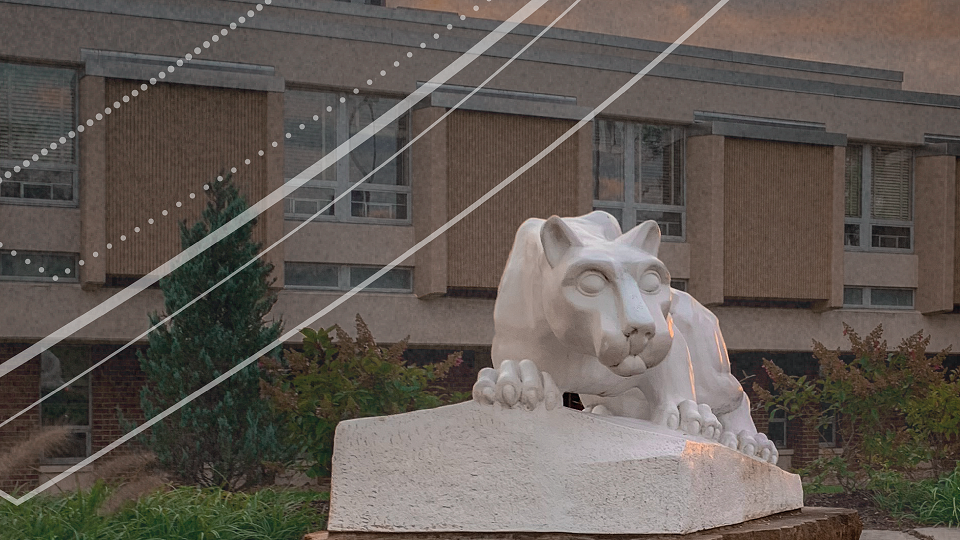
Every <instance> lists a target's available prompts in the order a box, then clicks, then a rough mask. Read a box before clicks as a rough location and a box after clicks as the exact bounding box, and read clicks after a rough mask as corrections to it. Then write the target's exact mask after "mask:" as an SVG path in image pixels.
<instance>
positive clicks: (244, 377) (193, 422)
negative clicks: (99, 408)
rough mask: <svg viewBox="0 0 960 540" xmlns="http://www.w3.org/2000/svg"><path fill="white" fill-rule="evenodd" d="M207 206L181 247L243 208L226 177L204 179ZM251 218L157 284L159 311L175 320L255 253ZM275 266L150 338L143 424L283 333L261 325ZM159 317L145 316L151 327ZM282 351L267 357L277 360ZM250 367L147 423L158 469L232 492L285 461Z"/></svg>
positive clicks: (230, 285) (220, 290)
mask: <svg viewBox="0 0 960 540" xmlns="http://www.w3.org/2000/svg"><path fill="white" fill-rule="evenodd" d="M206 194H207V198H208V201H207V207H206V209H205V210H204V211H203V215H202V219H201V220H200V222H198V223H196V224H195V225H194V226H193V227H192V228H187V225H186V221H184V222H181V223H180V224H179V225H180V240H181V245H182V248H183V249H186V248H188V247H190V246H192V245H194V244H196V243H197V242H199V241H200V240H201V239H203V238H204V237H206V236H207V235H208V234H210V233H211V232H213V231H214V230H216V229H218V228H220V227H221V226H223V225H224V224H225V223H227V222H228V221H230V220H231V219H233V218H234V217H236V216H237V215H239V214H240V213H241V212H243V211H244V210H246V208H247V204H246V201H245V200H244V198H243V197H242V196H241V195H240V194H239V193H238V191H237V188H236V187H235V186H234V185H232V183H231V179H230V175H225V177H224V178H223V180H222V181H217V182H211V183H210V186H209V190H208V191H207V192H206ZM254 224H255V220H254V221H251V222H250V223H247V224H246V225H244V226H243V227H241V228H239V229H238V230H237V231H235V232H233V233H232V234H230V235H229V236H227V237H226V238H224V239H223V240H221V241H220V242H218V243H216V244H214V245H213V246H212V247H211V248H209V249H207V250H206V251H204V252H203V253H201V254H200V255H198V256H196V257H194V258H193V259H192V260H190V261H189V262H187V263H186V264H184V265H183V266H181V267H180V268H178V269H177V270H176V271H174V272H172V273H171V274H170V275H168V276H167V277H165V278H163V279H161V281H160V288H161V289H162V290H163V297H164V307H165V309H166V313H168V314H169V313H173V312H174V311H176V310H178V309H180V308H181V307H183V306H184V305H185V304H187V303H188V302H189V301H191V300H192V299H194V298H196V297H197V296H199V295H200V294H201V293H203V292H204V291H206V290H207V289H209V288H210V287H211V286H213V285H215V284H216V283H217V282H219V281H220V280H221V279H223V278H224V277H226V276H227V275H229V274H230V273H231V272H233V271H234V270H236V269H237V268H239V267H240V266H242V265H243V264H244V263H246V262H247V261H249V260H250V259H252V258H255V257H256V256H257V253H258V252H259V251H260V245H259V244H257V243H254V242H252V241H251V232H252V230H253V226H254ZM272 270H273V265H271V264H268V263H265V262H263V260H261V259H257V260H256V262H255V263H253V264H251V265H250V266H248V267H247V268H245V269H244V270H243V271H241V272H240V273H238V274H237V275H236V276H234V277H233V278H231V279H230V280H229V281H227V282H226V283H224V284H223V285H220V286H219V287H217V288H216V289H214V290H213V291H211V292H210V293H209V294H208V295H207V296H205V297H204V298H203V299H201V300H200V301H198V302H197V303H196V304H194V305H192V306H191V307H189V308H187V309H186V310H184V311H183V313H181V314H180V315H178V316H176V317H175V318H174V319H173V320H172V321H170V322H169V323H167V324H166V325H164V326H161V327H159V328H157V329H156V330H155V331H153V332H152V333H151V334H150V336H149V348H148V349H147V351H146V354H145V355H144V354H141V353H140V352H139V351H138V353H137V356H138V358H139V359H140V367H141V369H142V370H143V372H144V373H145V374H146V379H147V383H146V385H145V386H144V388H143V390H142V391H141V393H140V404H141V407H142V409H143V412H144V415H145V416H146V418H147V419H148V420H149V419H151V418H153V417H155V416H157V415H158V414H160V413H161V412H163V411H164V410H166V409H167V408H168V407H170V406H171V405H173V404H175V403H177V402H178V401H180V400H181V399H183V398H184V397H186V396H187V395H189V394H190V393H191V392H193V391H195V390H196V389H198V388H200V387H201V386H203V385H204V384H206V383H208V382H210V381H211V380H213V379H215V378H216V377H218V376H219V375H221V374H223V373H224V372H226V371H227V370H229V369H231V368H233V367H234V366H236V365H237V364H238V363H240V362H242V361H243V360H245V359H247V358H248V357H249V356H250V355H251V354H254V353H255V352H257V351H258V350H260V349H261V348H263V347H264V346H266V345H268V344H269V343H270V342H272V341H274V340H275V339H277V338H278V337H279V336H280V334H281V332H282V328H281V323H280V322H279V321H277V322H272V323H265V322H264V316H265V315H266V314H267V313H268V312H269V311H270V309H271V308H272V307H273V304H274V303H275V302H276V295H275V294H272V293H271V292H270V291H269V290H268V287H269V286H270V285H271V284H272V283H273V281H275V280H268V276H269V274H270V272H271V271H272ZM165 316H166V315H158V314H157V313H153V314H151V315H150V316H149V317H150V324H151V325H154V324H157V323H158V322H159V321H160V320H161V319H162V318H164V317H165ZM279 353H280V347H277V349H276V350H275V351H271V353H270V354H269V355H268V356H269V357H272V358H275V359H276V358H279V356H280V354H279ZM259 386H260V369H259V366H258V362H254V363H252V364H250V365H249V366H248V367H246V368H244V369H243V370H241V371H240V372H238V373H236V374H234V375H233V376H232V377H230V378H229V379H227V380H225V381H224V382H222V383H221V384H220V385H218V386H216V387H215V388H213V389H211V390H209V391H208V392H206V393H205V394H203V395H201V396H199V397H198V398H196V399H195V400H193V401H192V402H190V403H189V404H187V405H186V406H184V407H183V408H181V409H180V410H179V411H177V412H175V413H173V414H171V415H170V416H168V417H167V418H165V419H163V420H162V421H160V422H158V423H157V424H155V425H154V426H153V428H152V430H151V431H149V432H148V433H147V434H145V436H144V437H142V439H141V442H143V444H145V445H146V446H147V447H148V448H149V449H150V450H152V451H153V452H154V453H155V454H156V455H157V458H158V461H159V463H160V465H161V466H162V467H163V468H164V469H166V470H167V471H169V472H170V473H172V474H174V475H175V476H176V477H178V478H179V479H180V480H181V481H186V482H190V483H194V484H199V485H205V486H209V485H216V486H220V487H222V488H226V489H231V488H236V487H238V486H239V485H240V484H243V485H246V486H250V485H253V484H257V483H260V482H261V481H263V480H264V479H265V478H266V469H265V467H264V463H265V462H272V461H280V460H283V459H285V458H286V457H288V456H286V455H285V454H286V452H285V450H284V448H283V447H282V446H281V444H280V440H281V437H280V436H279V435H278V433H277V427H276V426H277V425H278V422H277V421H276V417H275V416H274V413H273V412H272V411H271V409H270V406H269V404H268V403H267V401H265V400H262V399H260V390H259Z"/></svg>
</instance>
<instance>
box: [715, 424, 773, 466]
mask: <svg viewBox="0 0 960 540" xmlns="http://www.w3.org/2000/svg"><path fill="white" fill-rule="evenodd" d="M720 444H722V445H724V446H728V447H730V448H732V449H733V450H739V451H740V452H742V453H744V454H746V455H748V456H750V457H752V458H757V459H759V460H760V461H766V462H768V463H770V464H771V465H776V464H777V460H779V459H780V452H778V451H777V447H776V445H774V444H773V441H771V440H770V439H768V438H767V436H766V435H764V434H763V433H751V432H749V431H747V430H743V431H741V432H740V433H734V432H732V431H724V432H723V434H722V435H720Z"/></svg>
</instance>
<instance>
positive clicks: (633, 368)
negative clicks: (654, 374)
mask: <svg viewBox="0 0 960 540" xmlns="http://www.w3.org/2000/svg"><path fill="white" fill-rule="evenodd" d="M646 370H647V364H646V363H645V362H644V361H643V359H642V358H640V356H639V355H636V354H631V355H630V356H628V357H626V358H624V359H623V361H622V362H620V363H619V364H617V365H614V366H610V371H612V372H614V373H616V374H617V375H619V376H621V377H632V376H634V375H640V374H641V373H643V372H644V371H646Z"/></svg>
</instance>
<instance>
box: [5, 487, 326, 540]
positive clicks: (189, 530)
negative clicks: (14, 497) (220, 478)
mask: <svg viewBox="0 0 960 540" xmlns="http://www.w3.org/2000/svg"><path fill="white" fill-rule="evenodd" d="M112 492H113V490H112V489H111V488H108V487H106V486H104V485H102V484H98V485H96V486H94V487H93V488H92V489H89V490H86V491H82V492H76V493H71V494H68V495H57V496H44V495H40V496H37V497H35V498H33V499H31V500H29V501H27V502H25V503H24V504H22V505H20V506H14V505H13V504H9V503H7V502H6V501H0V524H2V526H0V540H24V539H27V538H29V539H36V540H55V539H56V540H61V539H67V538H69V539H75V540H121V539H122V540H154V539H164V540H174V539H184V540H187V539H189V540H205V539H214V538H216V539H220V540H234V539H236V540H240V539H243V540H261V539H262V540H267V539H269V540H299V539H300V538H302V537H303V535H304V534H305V533H308V532H313V531H319V530H322V529H324V528H325V527H326V518H327V508H328V504H327V501H329V499H330V494H329V492H319V493H318V492H310V491H293V490H262V491H258V492H255V493H231V492H227V491H222V490H219V489H200V488H195V487H180V488H176V489H173V490H169V491H166V492H159V493H154V494H151V495H146V496H143V497H141V498H140V499H139V500H137V501H136V502H133V501H131V502H128V503H126V504H122V505H119V507H118V508H117V509H115V510H114V509H113V508H106V505H105V504H104V503H106V502H107V501H108V498H109V497H110V495H111V493H112Z"/></svg>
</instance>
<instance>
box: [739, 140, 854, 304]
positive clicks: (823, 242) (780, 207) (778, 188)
mask: <svg viewBox="0 0 960 540" xmlns="http://www.w3.org/2000/svg"><path fill="white" fill-rule="evenodd" d="M833 169H834V156H833V148H832V147H829V146H814V145H798V144H787V143H779V142H769V141H754V140H746V139H732V138H727V139H725V141H724V195H723V197H724V218H723V230H724V234H723V238H724V257H723V283H724V296H725V297H728V298H730V297H732V298H769V299H791V300H794V299H795V300H829V298H830V295H831V283H830V282H831V276H832V258H833V246H832V240H833V236H834V235H833V233H832V230H833V227H832V226H831V224H832V222H833V212H834V204H833V197H834V189H835V185H834V174H833Z"/></svg>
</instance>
